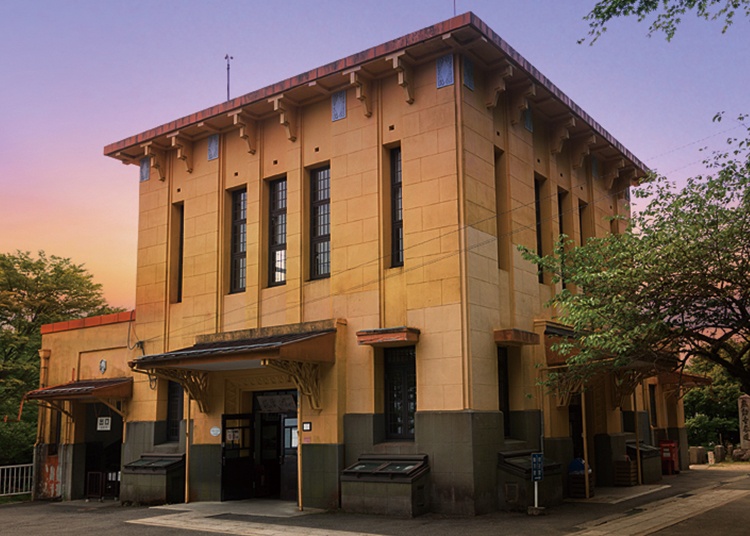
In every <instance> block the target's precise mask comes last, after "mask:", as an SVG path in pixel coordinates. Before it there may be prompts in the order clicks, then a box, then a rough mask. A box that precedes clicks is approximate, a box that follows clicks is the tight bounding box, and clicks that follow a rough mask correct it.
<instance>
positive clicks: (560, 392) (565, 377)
mask: <svg viewBox="0 0 750 536" xmlns="http://www.w3.org/2000/svg"><path fill="white" fill-rule="evenodd" d="M582 390H583V379H581V378H579V377H576V376H574V375H573V374H570V373H567V372H562V373H561V377H560V378H559V379H558V380H557V382H556V385H555V388H554V389H553V393H554V395H555V402H556V405H557V407H558V408H564V407H567V406H569V405H570V399H571V398H572V397H573V394H575V393H580V392H581V391H582Z"/></svg>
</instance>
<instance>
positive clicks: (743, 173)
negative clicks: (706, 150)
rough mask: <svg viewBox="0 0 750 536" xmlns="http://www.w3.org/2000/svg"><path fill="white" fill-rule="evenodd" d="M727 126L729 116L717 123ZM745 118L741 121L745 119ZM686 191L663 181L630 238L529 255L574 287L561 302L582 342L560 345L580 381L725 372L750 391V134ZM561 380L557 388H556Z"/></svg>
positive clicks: (648, 188) (639, 193)
mask: <svg viewBox="0 0 750 536" xmlns="http://www.w3.org/2000/svg"><path fill="white" fill-rule="evenodd" d="M716 119H717V120H720V119H721V116H717V118H716ZM743 120H744V117H741V118H740V121H743ZM746 136H747V137H746V138H745V139H729V140H727V143H728V145H727V150H726V151H723V152H719V153H716V154H714V155H713V157H711V158H710V159H708V160H707V161H706V162H705V165H706V166H707V169H709V171H710V172H711V174H710V175H708V176H705V177H704V176H698V177H695V178H692V179H689V180H688V182H687V184H686V186H685V187H684V188H683V189H682V190H678V189H677V188H676V187H675V185H674V184H672V183H670V182H669V181H668V180H667V179H666V178H664V177H654V178H653V179H652V180H651V181H649V182H647V183H645V184H644V185H642V186H641V187H639V188H637V189H636V190H635V195H636V197H639V198H643V199H650V201H649V202H648V204H647V206H646V208H645V209H644V210H642V211H641V212H640V213H636V214H634V215H633V216H632V219H631V222H630V225H629V227H628V229H627V231H626V232H625V233H623V234H619V235H616V234H615V235H609V236H606V237H603V238H593V239H589V240H588V242H586V244H584V245H582V246H579V247H573V245H572V244H571V243H570V242H569V241H567V240H566V239H564V238H563V239H562V240H560V241H559V242H558V244H557V247H556V248H555V252H554V253H553V254H552V255H549V256H546V257H543V258H540V257H538V256H537V255H535V254H534V253H533V252H531V251H530V250H528V249H526V248H521V249H522V250H523V252H524V256H525V257H526V258H527V259H529V260H531V261H532V262H535V263H537V264H538V265H539V266H540V269H543V270H545V271H549V272H551V273H552V274H554V281H555V282H561V281H562V280H563V274H564V281H565V283H566V285H565V286H564V288H561V290H560V291H559V292H558V293H557V294H556V295H555V296H554V298H553V299H552V300H551V302H550V304H549V305H550V306H552V307H554V308H555V311H557V312H558V314H559V319H560V321H561V322H563V323H565V324H568V325H570V326H571V327H572V328H573V330H574V331H575V333H576V334H577V336H576V337H573V338H571V339H568V340H565V341H563V342H561V343H560V344H558V345H557V348H558V350H559V351H560V352H562V353H563V354H564V355H567V356H568V363H569V365H570V366H569V372H568V373H570V374H576V375H580V376H582V377H584V378H585V377H589V376H591V375H592V374H595V373H597V372H598V371H599V370H602V369H605V370H622V369H623V368H627V369H633V368H634V367H639V368H641V369H643V368H644V367H645V368H651V369H652V370H664V369H667V368H671V369H677V370H682V369H684V367H685V365H686V363H688V362H689V361H690V360H691V359H702V360H705V361H708V362H710V363H713V364H715V365H717V366H720V367H722V368H723V369H724V370H726V371H727V373H728V374H729V376H731V377H733V378H735V379H737V381H738V382H739V383H740V385H741V388H742V391H743V392H745V393H750V151H749V144H750V128H748V130H747V132H746ZM554 379H555V378H554V377H553V381H554Z"/></svg>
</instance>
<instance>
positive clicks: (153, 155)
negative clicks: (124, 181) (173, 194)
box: [141, 142, 167, 181]
mask: <svg viewBox="0 0 750 536" xmlns="http://www.w3.org/2000/svg"><path fill="white" fill-rule="evenodd" d="M141 147H143V156H145V157H146V158H149V159H151V168H152V169H154V170H156V173H157V175H158V177H159V180H160V181H163V180H165V179H166V178H167V177H166V175H165V174H164V170H165V169H166V168H165V166H164V163H165V160H166V151H165V150H164V149H163V148H162V147H157V146H155V145H154V143H153V142H148V143H144V144H143V145H141Z"/></svg>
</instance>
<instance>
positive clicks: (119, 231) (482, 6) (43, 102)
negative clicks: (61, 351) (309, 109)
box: [0, 0, 750, 308]
mask: <svg viewBox="0 0 750 536" xmlns="http://www.w3.org/2000/svg"><path fill="white" fill-rule="evenodd" d="M594 4H595V0H566V1H560V0H539V1H534V0H484V1H481V0H475V1H470V0H457V1H456V11H457V13H459V14H460V13H463V12H465V11H473V12H474V13H475V14H476V15H477V16H479V17H480V18H481V19H482V20H484V21H485V22H486V23H487V24H488V25H489V26H490V27H491V28H492V29H493V30H495V31H496V32H497V33H498V34H499V35H500V36H501V37H502V38H503V39H505V40H506V41H507V42H508V43H509V44H510V45H511V46H512V47H514V48H515V49H516V50H518V52H520V53H521V54H522V55H523V56H524V57H525V58H526V59H528V60H529V61H530V62H531V63H532V64H533V65H535V66H536V67H537V68H538V69H539V70H540V71H541V72H542V73H543V74H545V75H546V76H547V77H548V78H549V79H550V80H551V81H552V82H553V83H554V84H556V85H557V86H558V87H560V88H561V89H562V90H563V91H564V92H565V93H566V94H567V95H568V96H569V97H571V98H572V99H573V100H574V101H575V102H576V103H577V104H578V105H579V106H581V107H582V108H583V109H584V110H586V111H587V112H588V113H589V114H590V115H591V116H592V117H593V118H594V119H596V120H597V121H598V122H599V123H600V124H601V125H602V126H603V127H604V128H605V129H607V130H608V131H609V132H610V133H612V135H614V136H615V138H617V139H618V140H619V141H620V142H622V143H623V144H624V145H625V146H626V147H627V148H628V149H630V150H631V152H633V153H634V154H635V155H636V156H637V157H639V158H640V159H641V160H643V161H644V162H645V163H646V164H647V165H649V166H650V167H651V168H654V169H656V170H658V171H660V172H662V173H666V174H667V175H669V176H671V177H673V178H675V179H678V180H679V179H684V178H685V177H687V176H691V175H695V174H699V173H701V172H702V166H701V164H700V162H701V160H702V159H703V157H704V155H705V153H700V152H699V149H700V148H701V147H704V146H708V147H709V148H719V147H721V146H722V144H723V142H724V140H725V139H726V138H727V137H728V136H731V135H740V134H741V133H742V130H741V128H740V125H739V124H738V123H737V122H736V121H734V120H733V118H734V117H736V116H737V114H739V113H741V112H750V99H748V95H750V92H749V90H748V88H750V21H748V20H747V19H744V18H742V16H741V15H740V18H739V19H738V20H737V21H736V23H735V25H734V26H733V27H732V28H731V29H730V30H729V31H728V32H727V33H726V34H724V35H722V34H721V25H720V24H719V23H708V22H704V21H699V20H697V19H695V18H694V17H693V16H692V15H691V16H689V17H686V20H685V22H684V23H683V24H682V25H681V26H680V27H679V29H678V32H677V35H676V37H675V39H674V40H673V41H672V42H671V43H667V42H666V40H665V39H664V37H663V36H662V35H655V36H653V37H650V38H649V37H647V35H646V34H647V29H648V24H647V23H645V22H644V23H638V22H637V21H636V20H634V19H623V20H617V21H615V22H613V23H611V24H610V28H609V31H608V32H607V33H606V34H605V36H604V37H602V38H601V39H600V40H599V41H598V42H597V43H596V44H595V45H594V46H588V45H579V44H577V43H576V41H577V40H578V39H579V38H581V37H584V36H585V35H586V33H587V24H586V22H585V21H583V20H582V19H583V16H584V15H585V14H586V13H587V12H588V11H589V10H590V9H591V7H592V6H593V5H594ZM453 5H454V2H453V0H421V1H420V0H379V1H368V2H364V1H360V0H342V1H338V0H320V1H316V0H288V1H284V0H274V1H270V0H265V1H254V0H246V1H239V0H235V1H232V0H213V1H211V2H208V1H202V2H201V1H197V0H195V1H193V0H149V1H143V0H129V1H127V2H115V1H104V0H91V1H83V0H67V1H64V2H62V1H59V0H56V1H52V0H49V1H42V0H25V1H20V0H5V1H3V2H1V3H0V77H1V78H0V80H2V83H0V110H2V113H1V114H0V117H1V119H2V123H1V124H0V252H14V251H15V250H26V251H31V252H36V251H38V250H45V251H46V252H47V253H48V254H50V255H58V256H62V257H70V258H71V259H72V260H73V261H74V262H76V263H83V264H85V266H86V268H87V269H88V270H89V271H90V272H91V273H93V274H94V277H95V280H96V281H97V282H99V283H101V284H102V285H103V287H104V292H105V296H106V297H107V299H108V300H109V302H110V303H111V304H112V305H116V306H122V307H128V308H131V307H133V306H134V305H135V255H136V239H137V192H138V168H137V167H135V166H124V165H123V164H121V163H120V162H118V161H116V160H113V159H110V158H106V157H104V156H103V155H102V148H103V147H104V145H106V144H108V143H112V142H115V141H119V140H121V139H123V138H125V137H127V136H130V135H133V134H136V133H139V132H142V131H144V130H147V129H149V128H152V127H155V126H157V125H161V124H163V123H166V122H168V121H171V120H174V119H176V118H179V117H182V116H185V115H188V114H190V113H192V112H195V111H198V110H202V109H204V108H207V107H209V106H212V105H214V104H217V103H220V102H222V101H224V100H225V99H226V63H225V61H224V55H225V54H227V53H229V54H231V55H233V56H234V60H233V62H232V71H231V75H232V84H231V85H232V96H233V97H236V96H239V95H241V94H244V93H247V92H250V91H252V90H255V89H259V88H262V87H264V86H267V85H269V84H272V83H274V82H277V81H280V80H283V79H285V78H288V77H290V76H293V75H296V74H299V73H301V72H304V71H308V70H310V69H312V68H315V67H317V66H320V65H323V64H325V63H328V62H331V61H333V60H336V59H340V58H343V57H345V56H348V55H351V54H353V53H356V52H359V51H361V50H364V49H367V48H369V47H372V46H374V45H377V44H380V43H382V42H385V41H387V40H390V39H393V38H396V37H399V36H402V35H404V34H407V33H410V32H412V31H415V30H418V29H420V28H423V27H425V26H429V25H432V24H434V23H436V22H439V21H441V20H444V19H447V18H450V17H452V16H453V14H454V12H453ZM719 111H726V114H727V118H726V119H725V120H724V121H723V122H722V123H718V124H715V123H712V122H711V118H712V117H713V116H714V114H715V113H716V112H719Z"/></svg>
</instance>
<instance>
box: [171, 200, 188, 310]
mask: <svg viewBox="0 0 750 536" xmlns="http://www.w3.org/2000/svg"><path fill="white" fill-rule="evenodd" d="M171 235H172V244H171V251H172V256H171V257H172V258H171V265H170V266H171V267H170V270H171V277H170V296H171V302H172V303H180V302H181V301H182V287H183V273H184V272H183V271H184V268H185V205H184V204H182V203H175V204H174V205H172V230H171Z"/></svg>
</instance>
